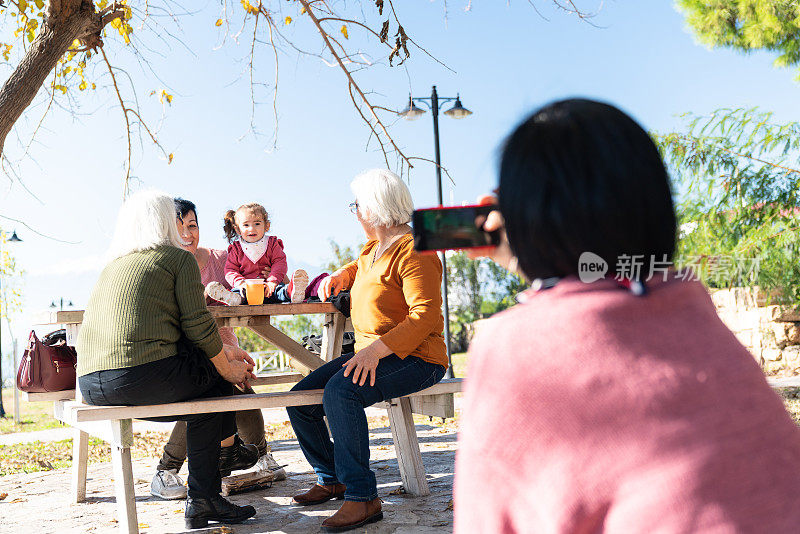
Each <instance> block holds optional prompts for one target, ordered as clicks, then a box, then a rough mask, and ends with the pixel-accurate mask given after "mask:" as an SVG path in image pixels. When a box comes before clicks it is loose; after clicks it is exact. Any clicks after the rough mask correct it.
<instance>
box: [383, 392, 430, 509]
mask: <svg viewBox="0 0 800 534" xmlns="http://www.w3.org/2000/svg"><path fill="white" fill-rule="evenodd" d="M389 427H390V428H391V430H392V439H393V440H394V452H395V455H396V456H397V465H398V467H399V468H400V478H401V479H402V480H403V487H404V488H405V489H406V491H407V492H408V493H410V494H411V495H414V496H415V497H421V496H424V495H430V493H431V491H430V489H429V488H428V481H427V480H426V479H425V466H424V465H423V464H422V454H421V453H420V450H419V440H418V439H417V431H416V429H415V428H414V418H413V417H412V416H411V403H410V400H409V399H408V398H407V397H403V398H400V399H392V400H391V401H390V402H389Z"/></svg>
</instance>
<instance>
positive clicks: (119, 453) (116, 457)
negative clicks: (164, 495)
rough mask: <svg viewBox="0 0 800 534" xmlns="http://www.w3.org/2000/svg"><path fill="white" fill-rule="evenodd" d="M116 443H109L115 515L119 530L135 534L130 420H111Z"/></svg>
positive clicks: (136, 523)
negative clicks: (112, 471)
mask: <svg viewBox="0 0 800 534" xmlns="http://www.w3.org/2000/svg"><path fill="white" fill-rule="evenodd" d="M111 429H112V433H113V434H114V435H115V437H120V438H121V439H119V440H117V439H115V440H114V441H116V443H112V444H111V464H112V466H113V467H114V493H115V495H116V497H117V515H118V521H119V528H120V532H126V533H129V534H136V533H138V532H139V522H138V520H137V518H136V495H135V494H134V491H133V465H131V448H130V445H131V443H130V441H129V439H126V438H127V437H130V438H131V439H132V428H131V420H130V419H125V420H121V421H111Z"/></svg>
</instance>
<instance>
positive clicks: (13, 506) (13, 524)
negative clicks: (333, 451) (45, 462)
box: [0, 425, 456, 534]
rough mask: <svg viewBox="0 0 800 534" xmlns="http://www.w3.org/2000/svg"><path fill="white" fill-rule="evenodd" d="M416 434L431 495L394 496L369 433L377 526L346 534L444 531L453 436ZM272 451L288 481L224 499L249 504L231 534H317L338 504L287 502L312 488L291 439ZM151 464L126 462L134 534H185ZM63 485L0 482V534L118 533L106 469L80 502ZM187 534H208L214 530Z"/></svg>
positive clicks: (93, 476)
mask: <svg viewBox="0 0 800 534" xmlns="http://www.w3.org/2000/svg"><path fill="white" fill-rule="evenodd" d="M417 435H418V436H419V441H420V449H421V450H422V457H423V462H424V464H425V470H426V473H427V476H428V484H429V485H430V489H431V495H429V496H427V497H421V498H415V497H410V496H408V495H404V494H402V493H400V494H398V492H397V490H398V489H399V488H400V487H401V483H400V473H399V471H398V468H397V458H396V456H395V452H394V446H393V444H392V436H391V431H390V430H389V428H388V427H385V428H377V429H371V430H370V450H371V458H372V461H371V467H372V469H373V470H374V471H375V473H376V475H377V479H378V492H379V494H380V497H381V499H382V500H383V510H384V520H383V521H379V522H378V523H376V524H373V525H370V526H369V527H367V528H363V529H360V530H356V531H354V532H369V533H381V534H389V533H396V534H410V533H435V532H451V531H452V526H453V512H452V501H451V500H452V483H453V471H454V461H455V451H456V434H455V432H454V431H452V430H447V429H443V428H439V427H435V426H429V425H417ZM272 447H273V456H274V457H275V459H276V460H277V461H278V463H280V464H282V465H283V464H287V467H286V471H287V475H288V478H287V480H284V481H280V482H275V483H274V485H273V486H272V487H271V488H268V489H263V490H258V491H254V492H251V493H244V494H240V495H234V496H232V497H231V500H232V501H233V502H235V503H237V504H252V505H253V506H255V508H256V510H257V512H258V513H257V515H256V516H255V517H254V518H252V519H250V520H248V521H247V522H246V523H243V524H241V525H233V526H232V527H231V528H232V529H233V532H235V533H237V534H246V533H256V532H259V533H260V532H287V533H300V532H318V531H319V525H320V523H321V522H322V521H323V520H324V519H325V518H326V517H328V516H330V515H332V514H333V513H334V512H335V511H336V510H337V509H338V507H339V505H340V502H341V501H329V502H327V503H325V504H321V505H317V506H308V507H301V506H293V505H292V504H291V497H292V495H294V494H296V493H299V492H300V491H303V490H304V489H306V488H307V487H309V486H310V485H311V484H313V483H314V481H315V476H314V474H313V472H312V471H311V469H310V467H309V465H308V464H307V463H306V462H305V459H304V458H303V455H302V453H301V451H300V448H299V447H298V445H297V441H296V440H285V441H278V442H273V444H272ZM156 463H157V459H156V458H153V459H152V460H134V462H133V472H134V480H135V484H136V486H135V487H136V510H137V513H138V521H139V527H140V532H142V533H145V532H146V533H177V532H186V529H185V528H184V525H183V510H184V503H183V502H182V501H163V500H160V499H157V498H155V497H152V496H151V495H150V480H151V478H152V476H153V473H154V467H155V465H156ZM185 470H186V468H185V466H184V471H183V472H182V473H181V474H182V476H183V478H184V480H185V475H186V473H185ZM69 485H70V471H69V469H59V470H55V471H47V472H41V473H30V474H20V475H9V476H5V477H2V478H0V493H8V496H7V497H6V498H5V499H4V500H2V501H0V533H3V534H5V533H14V534H18V533H30V534H45V533H51V532H52V533H66V532H70V533H71V532H75V533H77V532H81V533H82V532H97V533H100V532H117V531H118V527H117V523H116V513H117V511H116V499H115V498H114V488H113V481H112V478H111V464H109V463H103V464H90V465H89V474H88V482H87V488H86V490H87V491H86V494H87V501H86V502H84V503H81V504H70V502H69ZM191 532H198V533H200V532H202V533H210V532H215V529H211V528H209V529H199V530H194V531H191ZM217 532H218V530H217Z"/></svg>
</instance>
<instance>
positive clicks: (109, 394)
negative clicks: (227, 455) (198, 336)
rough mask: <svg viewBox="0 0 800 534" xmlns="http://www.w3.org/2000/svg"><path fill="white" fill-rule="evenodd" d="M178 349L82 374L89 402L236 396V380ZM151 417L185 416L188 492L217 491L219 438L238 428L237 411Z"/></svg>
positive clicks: (144, 402) (191, 494)
mask: <svg viewBox="0 0 800 534" xmlns="http://www.w3.org/2000/svg"><path fill="white" fill-rule="evenodd" d="M197 352H200V351H199V350H197V349H194V350H193V351H192V350H190V351H189V353H188V354H187V352H186V351H185V350H183V349H179V354H178V355H176V356H172V357H171V358H164V359H162V360H157V361H154V362H151V363H146V364H143V365H137V366H136V367H130V368H127V369H111V370H107V371H96V372H94V373H90V374H88V375H84V376H81V377H80V378H79V379H78V386H79V387H80V389H81V393H82V394H83V399H84V401H85V402H86V403H87V404H93V405H96V406H108V405H131V406H137V405H147V404H167V403H171V402H180V401H186V400H191V399H198V398H205V397H225V396H229V395H233V385H232V384H231V383H229V382H227V381H225V379H223V378H222V377H221V376H220V375H219V373H218V372H217V370H216V368H214V365H213V364H212V363H211V362H210V361H209V359H208V357H206V356H205V354H202V353H200V354H197ZM149 419H151V420H153V421H186V423H187V449H188V450H187V453H188V454H187V455H188V459H189V497H192V498H210V497H211V496H214V495H219V492H220V490H221V486H220V484H221V480H220V476H219V448H220V445H219V444H220V441H222V440H223V439H225V438H228V437H230V436H232V435H234V434H235V433H236V418H235V414H234V413H233V412H219V413H200V414H188V415H176V416H165V417H153V418H149Z"/></svg>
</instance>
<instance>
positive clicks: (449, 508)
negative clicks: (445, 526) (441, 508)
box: [445, 499, 453, 510]
mask: <svg viewBox="0 0 800 534" xmlns="http://www.w3.org/2000/svg"><path fill="white" fill-rule="evenodd" d="M452 509H453V499H450V502H449V503H447V508H445V510H452Z"/></svg>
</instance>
